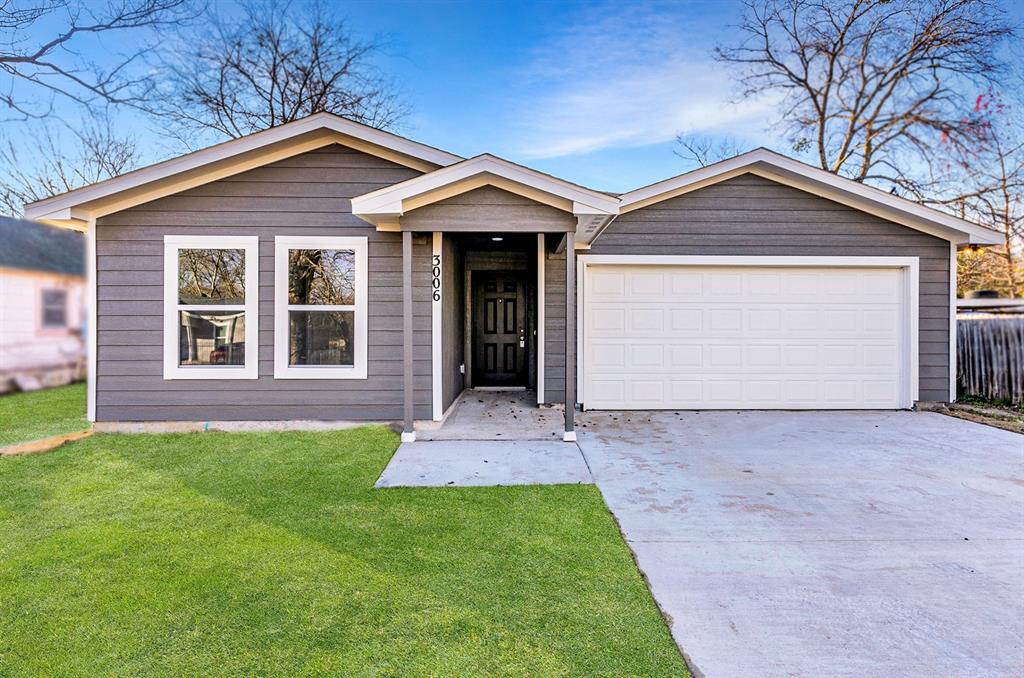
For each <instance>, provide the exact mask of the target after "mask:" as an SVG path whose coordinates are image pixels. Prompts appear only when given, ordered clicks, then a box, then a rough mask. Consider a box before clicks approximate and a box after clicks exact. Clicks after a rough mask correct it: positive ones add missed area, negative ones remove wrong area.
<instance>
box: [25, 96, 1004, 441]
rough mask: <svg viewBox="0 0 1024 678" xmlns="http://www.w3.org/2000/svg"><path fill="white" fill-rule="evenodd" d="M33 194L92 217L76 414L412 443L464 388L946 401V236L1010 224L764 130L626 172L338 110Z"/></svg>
mask: <svg viewBox="0 0 1024 678" xmlns="http://www.w3.org/2000/svg"><path fill="white" fill-rule="evenodd" d="M26 214H27V215H28V216H29V217H31V218H33V219H38V220H42V221H46V222H49V223H55V224H62V225H70V226H75V227H78V228H81V229H83V230H86V231H87V233H88V241H89V246H88V262H89V264H88V266H89V271H90V289H89V294H90V297H91V298H92V299H93V300H94V305H93V308H95V309H96V312H95V313H96V317H95V320H94V322H92V323H90V327H94V328H95V330H96V331H94V332H92V333H91V334H90V337H89V342H90V365H89V369H90V376H91V379H90V384H91V387H90V389H89V417H90V418H91V419H93V420H95V421H97V422H106V423H109V424H110V425H111V426H113V425H115V424H117V423H124V422H152V423H154V424H160V423H164V424H166V423H169V422H208V421H213V422H221V421H242V422H248V421H259V422H266V421H277V422H295V421H297V420H322V421H328V422H342V421H344V422H351V421H388V420H391V421H399V420H400V421H402V422H403V428H404V434H403V438H404V439H405V440H411V439H415V429H416V425H417V422H427V421H431V420H434V421H439V420H441V419H443V417H444V416H445V413H446V411H448V410H449V408H451V406H452V404H453V403H454V402H455V401H456V399H457V398H458V396H459V394H460V393H461V392H462V391H463V389H465V388H467V387H489V388H494V387H498V388H525V389H530V390H532V391H533V392H535V393H536V400H537V403H538V405H545V404H547V405H551V404H559V403H564V402H566V401H568V402H569V403H574V404H579V405H580V406H581V407H583V408H585V409H602V408H607V409H611V408H614V409H661V408H670V409H682V408H687V409H699V408H728V409H734V408H757V409H773V408H784V409H804V408H808V409H822V408H840V409H848V408H883V409H897V408H910V407H912V406H914V405H915V403H917V402H919V401H948V400H950V399H952V398H953V397H954V394H955V391H954V389H955V383H954V382H955V380H954V379H953V375H954V370H955V365H954V361H955V358H954V351H952V350H951V345H952V341H953V338H954V337H955V332H952V331H951V328H953V326H954V322H955V304H954V303H953V300H954V299H955V298H956V295H955V270H956V269H955V264H956V262H955V254H956V251H957V248H958V247H966V246H970V245H988V244H995V243H998V242H999V235H998V234H997V233H994V232H992V231H990V230H988V229H985V228H982V227H980V226H977V225H975V224H972V223H969V222H967V221H964V220H961V219H958V218H955V217H953V216H951V215H948V214H945V213H943V212H939V211H936V210H932V209H929V208H926V207H922V206H920V205H917V204H914V203H912V202H909V201H906V200H903V199H901V198H899V197H897V196H894V195H891V194H889V193H887V192H885V191H880V190H876V189H874V188H871V187H869V186H865V185H862V184H859V183H855V182H852V181H848V180H846V179H843V178H840V177H837V176H835V175H833V174H830V173H827V172H824V171H822V170H819V169H816V168H813V167H810V166H808V165H806V164H803V163H800V162H798V161H795V160H792V159H790V158H787V157H784V156H781V155H778V154H776V153H773V152H770V151H767V150H764V149H759V150H755V151H752V152H750V153H745V154H743V155H740V156H737V157H735V158H732V159H729V160H726V161H723V162H720V163H717V164H715V165H711V166H709V167H705V168H703V169H699V170H696V171H693V172H689V173H686V174H682V175H680V176H677V177H672V178H669V179H666V180H664V181H661V182H659V183H656V184H653V185H650V186H644V187H641V188H637V189H636V190H633V191H630V192H628V193H625V194H622V195H615V194H610V193H605V192H602V191H597V190H593V189H590V188H586V187H584V186H579V185H577V184H574V183H572V182H570V181H566V180H564V179H560V178H558V177H554V176H550V175H547V174H544V173H541V172H538V171H535V170H532V169H530V168H528V167H524V166H521V165H518V164H515V163H512V162H509V161H507V160H503V159H501V158H498V157H495V156H492V155H487V154H484V155H479V156H476V157H473V158H468V159H467V158H461V157H459V156H457V155H454V154H452V153H448V152H446V151H443V150H438V149H436V148H432V147H430V146H427V145H424V144H422V143H418V142H415V141H412V140H409V139H405V138H403V137H400V136H396V135H394V134H390V133H388V132H383V131H380V130H377V129H373V128H370V127H366V126H363V125H359V124H356V123H354V122H350V121H348V120H345V119H342V118H340V117H337V116H334V115H330V114H326V113H321V114H317V115H313V116H310V117H308V118H305V119H303V120H299V121H296V122H292V123H289V124H286V125H282V126H280V127H276V128H273V129H270V130H266V131H263V132H259V133H256V134H253V135H251V136H248V137H244V138H241V139H236V140H233V141H228V142H225V143H222V144H220V145H217V146H213V147H211V148H207V149H205V150H201V151H198V152H195V153H191V154H189V155H185V156H182V157H179V158H175V159H173V160H169V161H167V162H162V163H159V164H157V165H153V166H151V167H147V168H145V169H141V170H138V171H135V172H131V173H129V174H126V175H124V176H120V177H117V178H114V179H110V180H108V181H104V182H101V183H98V184H95V185H92V186H87V187H85V188H81V189H79V190H76V191H71V192H69V193H65V194H63V195H58V196H55V197H52V198H49V199H46V200H42V201H40V202H36V203H33V204H30V205H28V206H26ZM567 291H568V294H567ZM575 409H576V408H574V407H568V408H565V439H566V440H572V439H574V438H575V431H574V411H575Z"/></svg>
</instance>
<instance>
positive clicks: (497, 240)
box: [491, 235, 504, 242]
mask: <svg viewBox="0 0 1024 678" xmlns="http://www.w3.org/2000/svg"><path fill="white" fill-rule="evenodd" d="M491 240H493V241H494V242H501V241H502V240H504V238H502V237H501V236H498V235H496V236H494V237H493V238H491Z"/></svg>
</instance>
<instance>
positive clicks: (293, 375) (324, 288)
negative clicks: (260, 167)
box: [274, 236, 367, 379]
mask: <svg viewBox="0 0 1024 678" xmlns="http://www.w3.org/2000/svg"><path fill="white" fill-rule="evenodd" d="M366 242H367V240H366V238H358V237H329V236H328V237H321V236H277V237H276V238H275V239H274V377H275V378H277V379H365V378H366V336H367V320H366V247H367V246H366Z"/></svg>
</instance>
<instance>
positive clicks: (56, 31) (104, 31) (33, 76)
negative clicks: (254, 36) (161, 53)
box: [0, 0, 190, 119]
mask: <svg viewBox="0 0 1024 678" xmlns="http://www.w3.org/2000/svg"><path fill="white" fill-rule="evenodd" d="M189 6H190V3H189V0H107V1H106V2H94V3H85V2H78V1H75V0H0V106H2V107H6V108H7V109H8V110H10V111H12V112H13V114H14V115H15V116H16V117H17V118H20V119H28V118H41V117H45V116H47V115H48V114H50V113H51V112H52V108H53V107H52V104H53V100H54V99H56V98H62V99H66V100H72V101H75V102H78V103H92V102H96V101H102V102H105V103H114V104H131V105H139V104H141V103H142V102H143V100H144V98H145V96H146V92H147V90H148V89H149V86H150V85H151V81H150V74H149V73H148V72H143V73H139V72H137V71H136V69H133V68H132V66H133V64H135V63H136V62H137V61H138V59H139V56H140V54H141V52H142V51H144V50H138V51H135V52H130V53H128V54H121V55H117V54H113V58H112V62H111V63H108V64H106V65H105V66H100V65H97V64H95V63H91V62H90V61H89V60H88V59H85V58H83V57H81V56H80V54H79V49H80V48H81V47H82V46H83V43H86V42H88V41H89V40H95V39H97V38H99V37H102V36H106V35H113V34H123V33H125V32H127V31H131V30H138V29H147V28H148V29H152V28H160V27H166V26H168V25H171V24H175V23H177V22H180V21H181V20H182V19H183V18H185V17H186V16H188V15H189V11H188V8H189ZM104 51H105V54H106V55H107V56H108V57H110V56H111V55H112V52H111V51H110V48H109V47H106V48H105V50H104ZM40 93H44V94H47V95H48V96H46V97H40V96H39V94H40Z"/></svg>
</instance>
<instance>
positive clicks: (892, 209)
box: [619, 148, 1003, 247]
mask: <svg viewBox="0 0 1024 678" xmlns="http://www.w3.org/2000/svg"><path fill="white" fill-rule="evenodd" d="M741 174H755V175H758V176H762V177H764V178H766V179H770V180H772V181H776V182H778V183H781V184H785V185H788V186H792V187H794V188H797V189H800V190H803V191H807V192H809V193H812V194H814V195H819V196H821V197H823V198H826V199H828V200H832V201H834V202H838V203H840V204H844V205H847V206H849V207H853V208H854V209H858V210H861V211H863V212H867V213H869V214H874V215H875V216H878V217H881V218H883V219H887V220H889V221H893V222H895V223H898V224H902V225H904V226H908V227H910V228H914V229H917V230H919V231H923V232H925V233H929V234H931V235H934V236H936V237H939V238H942V239H943V240H948V241H950V242H952V243H954V244H956V245H957V246H960V247H967V246H970V245H998V244H1001V243H1002V242H1003V237H1002V234H1000V233H999V232H998V231H994V230H992V229H990V228H986V227H984V226H981V225H979V224H975V223H972V222H970V221H967V220H965V219H960V218H957V217H955V216H953V215H952V214H947V213H946V212H942V211H940V210H937V209H933V208H931V207H926V206H924V205H920V204H918V203H916V202H912V201H910V200H907V199H905V198H901V197H899V196H897V195H893V194H891V193H887V192H885V191H882V190H880V189H877V188H874V187H872V186H868V185H866V184H863V183H860V182H857V181H853V180H851V179H847V178H845V177H842V176H839V175H836V174H833V173H831V172H826V171H825V170H822V169H820V168H817V167H812V166H810V165H808V164H806V163H803V162H800V161H798V160H793V159H792V158H788V157H786V156H784V155H780V154H778V153H775V152H773V151H769V150H768V149H764V148H759V149H757V150H754V151H750V152H749V153H743V154H742V155H738V156H736V157H734V158H729V159H728V160H723V161H721V162H718V163H715V164H713V165H708V166H707V167H702V168H700V169H697V170H694V171H692V172H687V173H686V174H681V175H679V176H676V177H672V178H671V179H666V180H664V181H659V182H658V183H655V184H651V185H650V186H644V187H642V188H638V189H636V190H634V191H630V192H629V193H625V194H623V195H622V196H620V197H621V200H622V202H621V205H620V208H619V211H620V213H622V214H625V213H628V212H631V211H633V210H637V209H640V208H642V207H647V206H649V205H653V204H655V203H658V202H661V201H663V200H668V199H671V198H675V197H677V196H680V195H684V194H686V193H689V192H691V191H696V190H698V189H700V188H704V187H705V186H710V185H713V184H716V183H719V182H721V181H725V180H727V179H731V178H732V177H735V176H739V175H741Z"/></svg>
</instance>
